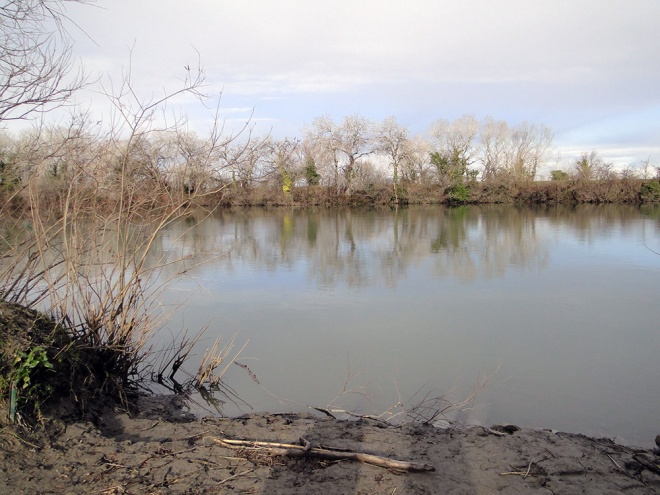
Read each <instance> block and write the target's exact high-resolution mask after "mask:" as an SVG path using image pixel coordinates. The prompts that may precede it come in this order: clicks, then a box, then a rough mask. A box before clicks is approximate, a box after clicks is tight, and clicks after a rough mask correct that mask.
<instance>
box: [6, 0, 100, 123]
mask: <svg viewBox="0 0 660 495" xmlns="http://www.w3.org/2000/svg"><path fill="white" fill-rule="evenodd" d="M67 2H75V3H87V1H86V0H6V1H4V2H3V5H2V6H0V122H2V121H8V120H20V119H26V118H28V117H30V116H31V115H32V114H33V113H35V112H43V111H48V110H51V109H53V108H55V107H57V106H60V105H62V104H64V103H66V102H67V100H68V99H69V98H70V97H71V95H72V94H73V93H74V92H75V91H77V90H78V89H80V88H81V87H82V86H83V85H84V83H85V77H84V74H83V72H82V70H80V69H77V68H76V64H75V62H74V60H73V57H72V46H73V44H72V40H71V37H70V36H69V34H68V32H67V30H66V27H65V25H64V24H65V21H66V20H67V16H66V12H65V3H67Z"/></svg>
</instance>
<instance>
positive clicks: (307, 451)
mask: <svg viewBox="0 0 660 495" xmlns="http://www.w3.org/2000/svg"><path fill="white" fill-rule="evenodd" d="M207 438H210V439H211V440H213V441H214V442H216V443H219V444H222V445H224V446H226V447H229V448H232V449H239V448H243V449H252V450H268V451H269V452H270V453H272V454H275V455H282V456H287V457H315V458H318V459H327V460H335V461H337V460H353V461H359V462H364V463H366V464H372V465H374V466H379V467H384V468H387V469H394V470H398V471H413V472H423V471H435V468H434V467H433V466H430V465H428V464H418V463H414V462H406V461H399V460H396V459H388V458H386V457H381V456H378V455H374V454H367V453H364V452H350V451H341V450H330V449H322V448H316V447H310V446H309V445H305V446H301V445H294V444H288V443H279V442H260V441H254V440H234V439H230V438H218V437H207ZM307 443H309V442H307Z"/></svg>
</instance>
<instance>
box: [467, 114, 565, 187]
mask: <svg viewBox="0 0 660 495" xmlns="http://www.w3.org/2000/svg"><path fill="white" fill-rule="evenodd" d="M480 138H481V139H480V153H479V156H480V160H481V162H482V165H483V175H482V177H483V179H484V180H490V179H494V178H495V177H497V176H499V175H505V176H507V177H508V178H509V179H511V180H514V181H527V180H533V179H534V177H535V176H536V172H537V170H538V167H539V165H540V164H541V163H542V162H543V161H544V160H545V158H546V155H547V153H548V151H549V149H550V146H551V144H552V131H551V130H550V129H549V128H548V127H546V126H544V125H536V124H530V123H528V122H523V123H522V124H520V125H518V126H516V127H509V126H508V125H507V123H506V122H503V121H496V120H494V119H492V118H491V117H487V118H486V119H485V121H484V122H483V124H482V127H481V135H480Z"/></svg>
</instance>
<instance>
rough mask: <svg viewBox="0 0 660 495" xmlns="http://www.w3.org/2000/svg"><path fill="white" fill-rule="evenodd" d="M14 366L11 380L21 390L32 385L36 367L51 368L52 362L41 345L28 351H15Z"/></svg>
mask: <svg viewBox="0 0 660 495" xmlns="http://www.w3.org/2000/svg"><path fill="white" fill-rule="evenodd" d="M14 366H17V368H16V369H15V370H14V373H13V376H12V382H13V383H14V386H16V387H18V388H19V389H22V390H25V389H26V388H28V387H30V386H31V385H32V378H33V376H34V373H35V372H36V371H38V369H40V368H45V369H53V363H51V362H50V360H49V359H48V355H47V354H46V350H45V349H44V348H43V347H41V346H37V347H33V348H32V349H31V350H30V351H29V352H24V351H16V357H15V358H14Z"/></svg>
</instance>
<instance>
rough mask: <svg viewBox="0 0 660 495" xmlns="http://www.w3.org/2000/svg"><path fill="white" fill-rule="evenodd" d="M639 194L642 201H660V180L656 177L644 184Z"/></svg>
mask: <svg viewBox="0 0 660 495" xmlns="http://www.w3.org/2000/svg"><path fill="white" fill-rule="evenodd" d="M639 196H640V199H641V200H642V201H644V202H648V203H654V202H657V201H660V181H659V180H657V179H656V180H652V181H651V182H647V183H646V184H642V187H641V188H640V193H639Z"/></svg>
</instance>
